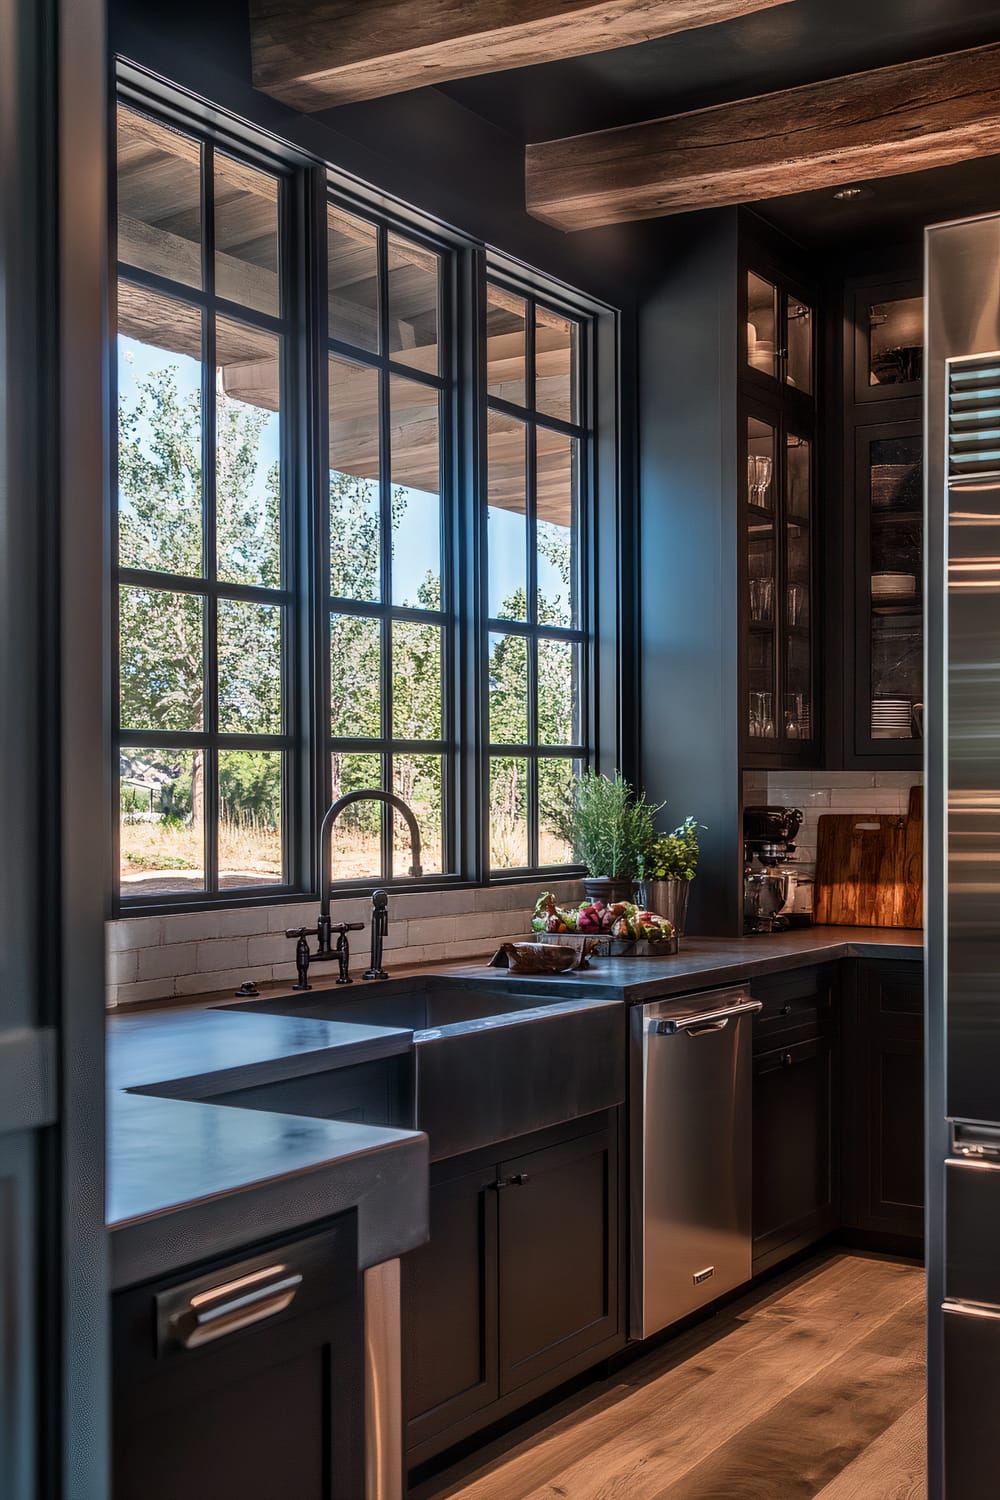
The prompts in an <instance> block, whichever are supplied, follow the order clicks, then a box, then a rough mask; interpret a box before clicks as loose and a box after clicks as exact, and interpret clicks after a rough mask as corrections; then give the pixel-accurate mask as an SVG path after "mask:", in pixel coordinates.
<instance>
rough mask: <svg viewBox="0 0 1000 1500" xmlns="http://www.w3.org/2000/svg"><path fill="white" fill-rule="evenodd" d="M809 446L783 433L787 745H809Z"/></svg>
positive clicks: (802, 439) (784, 720) (784, 718)
mask: <svg viewBox="0 0 1000 1500" xmlns="http://www.w3.org/2000/svg"><path fill="white" fill-rule="evenodd" d="M811 492H812V445H811V443H810V442H809V439H808V438H805V437H802V436H800V435H798V434H796V433H792V432H788V433H786V434H785V496H784V499H785V503H784V507H783V516H782V536H783V539H784V541H783V546H784V559H783V562H784V566H783V569H782V573H783V582H784V598H783V600H782V604H783V606H784V613H783V619H782V630H783V637H784V639H783V648H782V657H783V664H784V690H783V702H782V729H783V734H784V738H785V739H786V740H796V741H800V740H811V739H812V733H813V731H812V721H813V703H812V698H813V671H812V661H813V653H812V527H811V521H812V515H811Z"/></svg>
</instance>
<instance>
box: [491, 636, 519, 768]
mask: <svg viewBox="0 0 1000 1500" xmlns="http://www.w3.org/2000/svg"><path fill="white" fill-rule="evenodd" d="M489 691H490V743H491V744H493V745H524V744H526V743H527V740H528V642H527V640H526V639H525V637H524V636H523V635H494V634H491V635H490V656H489Z"/></svg>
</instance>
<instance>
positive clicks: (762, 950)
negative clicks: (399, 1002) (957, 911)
mask: <svg viewBox="0 0 1000 1500" xmlns="http://www.w3.org/2000/svg"><path fill="white" fill-rule="evenodd" d="M923 956H924V937H923V933H922V932H915V931H910V930H908V929H902V928H889V927H880V928H872V927H798V928H793V929H791V930H790V931H788V932H782V933H775V934H772V935H768V936H761V937H743V938H682V939H681V945H680V952H679V953H677V954H675V955H674V957H673V958H594V959H592V960H591V967H590V968H589V969H581V970H580V971H578V972H575V973H573V972H571V973H569V974H556V975H547V976H544V977H540V976H538V975H535V974H533V975H520V974H511V973H510V972H509V971H508V970H506V969H492V968H489V967H488V966H487V965H486V964H479V965H470V964H461V965H460V964H447V965H442V966H440V967H437V968H434V969H428V970H425V971H423V972H424V974H425V975H426V976H427V977H428V978H431V977H434V978H436V977H442V978H445V979H446V980H447V981H448V982H455V981H458V982H466V983H468V982H469V981H476V982H478V983H480V984H482V983H487V982H488V983H489V984H490V985H496V984H502V985H510V986H518V987H522V988H529V987H530V988H532V989H537V987H538V986H539V985H540V984H543V985H545V986H547V987H548V986H553V987H557V988H559V989H560V990H565V993H566V995H567V996H569V995H571V994H572V995H594V996H595V998H596V997H597V996H600V997H601V998H602V999H605V998H607V999H611V998H619V999H621V1000H624V1001H625V1002H626V1003H631V1002H633V1001H638V1000H653V999H658V998H660V997H661V996H664V995H674V994H676V995H680V994H684V993H685V992H686V991H688V990H698V989H706V988H708V987H709V986H710V985H717V984H734V983H736V982H737V981H739V980H743V979H752V978H754V977H756V976H758V975H761V974H769V973H772V974H776V973H781V972H782V971H784V970H788V969H801V968H807V967H808V966H809V965H810V964H818V963H834V962H836V961H837V960H838V959H842V958H895V959H909V960H913V961H914V962H919V961H920V960H921V959H922V958H923Z"/></svg>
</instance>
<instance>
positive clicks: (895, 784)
mask: <svg viewBox="0 0 1000 1500" xmlns="http://www.w3.org/2000/svg"><path fill="white" fill-rule="evenodd" d="M922 783H923V773H922V772H920V771H746V772H744V776H743V801H744V803H745V804H751V805H752V804H753V803H755V802H762V803H769V804H771V805H773V806H778V807H798V808H801V809H802V815H803V818H802V828H801V830H800V832H799V839H798V851H797V852H798V855H799V858H800V859H801V860H802V861H803V863H806V864H811V863H813V862H814V861H815V859H816V838H817V825H818V822H819V819H820V818H821V817H822V815H823V814H824V813H852V812H857V813H864V812H867V813H905V812H906V808H907V804H908V802H909V795H910V787H911V786H920V785H922Z"/></svg>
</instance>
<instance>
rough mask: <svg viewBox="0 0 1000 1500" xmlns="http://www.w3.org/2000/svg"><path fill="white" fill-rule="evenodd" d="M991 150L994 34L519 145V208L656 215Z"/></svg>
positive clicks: (621, 216) (569, 217) (998, 84)
mask: <svg viewBox="0 0 1000 1500" xmlns="http://www.w3.org/2000/svg"><path fill="white" fill-rule="evenodd" d="M997 151H1000V43H998V44H996V45H993V46H987V47H976V48H971V49H968V50H966V51H963V52H955V53H948V54H946V55H944V56H941V57H930V58H924V59H921V60H919V61H916V62H908V63H903V64H898V65H895V66H893V67H886V68H877V69H874V70H873V71H871V72H866V73H855V74H852V75H850V76H848V77H845V78H835V79H832V80H828V81H826V82H824V83H815V84H809V85H806V86H804V87H801V88H794V89H786V90H784V91H783V92H781V93H776V94H766V95H763V96H762V97H760V98H756V99H744V100H740V101H738V102H736V103H734V104H722V105H717V106H715V107H714V108H710V109H700V110H695V111H693V112H691V113H690V114H685V115H675V116H671V117H668V118H666V119H659V120H647V121H644V122H642V123H641V124H637V125H627V126H622V127H620V128H618V129H615V130H605V131H598V132H595V133H592V134H590V135H582V136H575V137H570V138H569V139H566V140H561V141H546V142H541V143H539V144H533V145H529V146H528V147H527V150H526V158H525V184H526V199H527V207H528V211H529V212H530V213H532V214H533V215H534V216H535V217H536V218H539V219H542V220H544V221H545V222H546V223H548V224H553V225H556V226H557V227H558V228H560V229H566V230H574V229H589V228H592V227H594V226H596V225H600V224H612V223H621V222H623V221H626V220H634V219H648V218H660V217H663V216H665V215H667V214H675V213H684V212H688V211H690V210H692V209H700V208H717V207H721V206H723V205H726V204H734V203H743V202H748V201H752V200H754V199H762V198H774V197H781V196H783V195H784V194H787V193H798V192H803V191H807V190H809V189H814V188H821V187H836V186H838V185H839V184H842V183H844V182H850V181H852V180H857V179H865V178H873V177H891V176H894V175H897V174H903V173H907V172H916V171H919V170H922V169H925V168H928V167H938V166H945V165H949V164H952V163H954V162H959V161H964V160H967V159H969V158H972V157H977V156H990V155H993V154H994V153H995V152H997Z"/></svg>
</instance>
